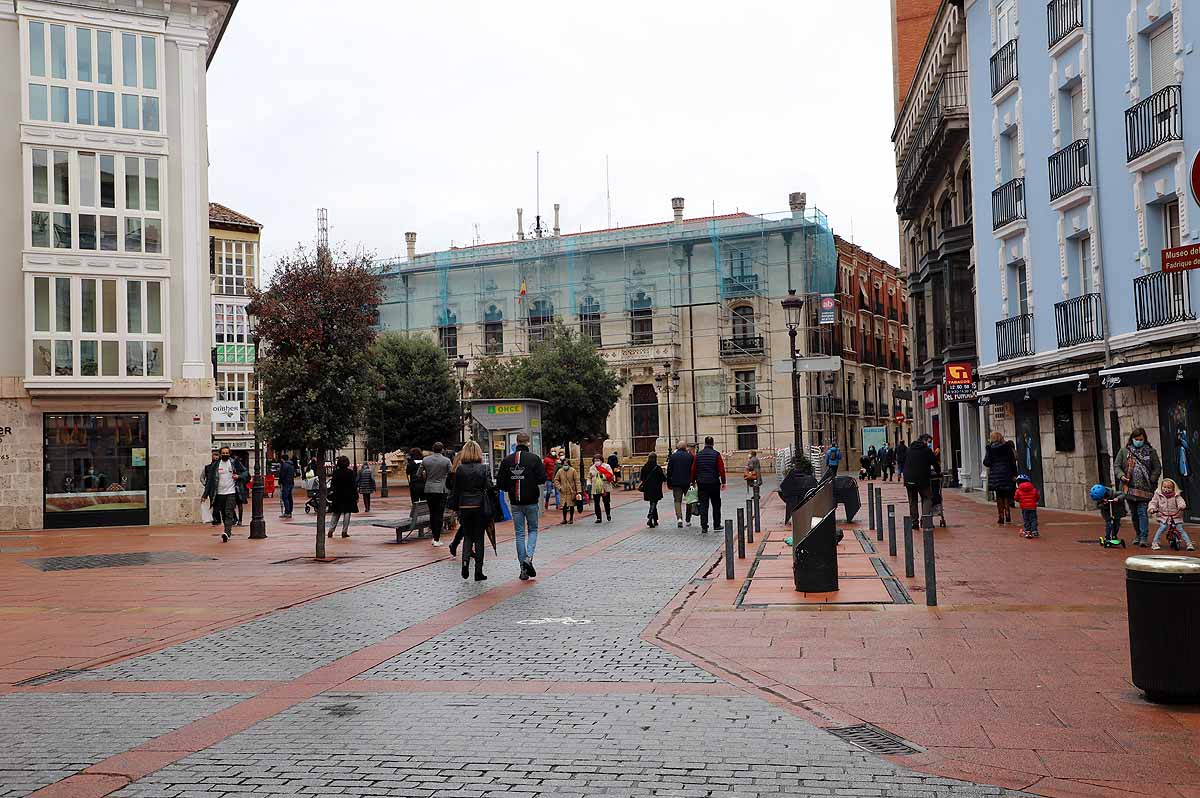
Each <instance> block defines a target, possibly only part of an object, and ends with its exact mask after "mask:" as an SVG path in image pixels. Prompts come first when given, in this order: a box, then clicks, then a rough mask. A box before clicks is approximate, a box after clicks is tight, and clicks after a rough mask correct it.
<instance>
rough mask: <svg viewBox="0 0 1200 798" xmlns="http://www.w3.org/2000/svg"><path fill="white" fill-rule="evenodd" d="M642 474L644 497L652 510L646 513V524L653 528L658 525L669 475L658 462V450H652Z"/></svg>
mask: <svg viewBox="0 0 1200 798" xmlns="http://www.w3.org/2000/svg"><path fill="white" fill-rule="evenodd" d="M641 476H642V478H641V488H642V498H643V499H645V500H646V501H647V502H649V504H650V510H649V512H647V513H646V526H648V527H650V528H651V529H653V528H654V527H656V526H658V503H659V502H660V501H662V498H663V485H665V484H666V483H667V475H666V474H665V473H663V469H662V466H660V465H659V464H658V453H657V452H651V453H650V456H649V457H647V458H646V464H645V465H644V466H642V475H641Z"/></svg>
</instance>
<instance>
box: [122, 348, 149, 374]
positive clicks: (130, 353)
mask: <svg viewBox="0 0 1200 798" xmlns="http://www.w3.org/2000/svg"><path fill="white" fill-rule="evenodd" d="M143 350H144V345H143V344H142V342H141V341H126V342H125V376H126V377H141V376H142V375H143V374H144V373H145V367H144V364H143V362H142V358H143V356H144V351H143Z"/></svg>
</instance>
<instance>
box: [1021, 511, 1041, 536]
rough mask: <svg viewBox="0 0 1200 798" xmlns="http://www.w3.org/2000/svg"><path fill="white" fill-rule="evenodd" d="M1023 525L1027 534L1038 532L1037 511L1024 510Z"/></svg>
mask: <svg viewBox="0 0 1200 798" xmlns="http://www.w3.org/2000/svg"><path fill="white" fill-rule="evenodd" d="M1021 524H1022V526H1024V527H1025V531H1026V532H1037V531H1038V527H1037V510H1022V511H1021Z"/></svg>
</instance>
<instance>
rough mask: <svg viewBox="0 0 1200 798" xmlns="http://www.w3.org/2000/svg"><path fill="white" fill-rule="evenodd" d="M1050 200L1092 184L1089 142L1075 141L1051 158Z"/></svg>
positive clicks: (1084, 140) (1085, 140)
mask: <svg viewBox="0 0 1200 798" xmlns="http://www.w3.org/2000/svg"><path fill="white" fill-rule="evenodd" d="M1049 166H1050V199H1052V200H1056V199H1058V198H1059V197H1061V196H1063V195H1065V194H1069V193H1070V192H1072V191H1074V190H1075V189H1077V188H1080V187H1082V186H1090V185H1091V184H1092V166H1091V163H1090V159H1089V157H1088V140H1087V139H1080V140H1079V141H1073V142H1071V143H1070V144H1068V145H1067V146H1065V147H1063V148H1062V149H1061V150H1059V151H1058V152H1056V153H1054V154H1053V155H1051V156H1050V160H1049Z"/></svg>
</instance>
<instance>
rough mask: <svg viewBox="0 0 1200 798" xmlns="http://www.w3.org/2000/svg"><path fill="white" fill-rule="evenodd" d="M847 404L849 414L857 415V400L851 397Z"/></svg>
mask: <svg viewBox="0 0 1200 798" xmlns="http://www.w3.org/2000/svg"><path fill="white" fill-rule="evenodd" d="M847 405H848V407H849V410H850V415H852V416H857V415H858V400H857V399H851V400H850V401H849V402H847Z"/></svg>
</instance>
